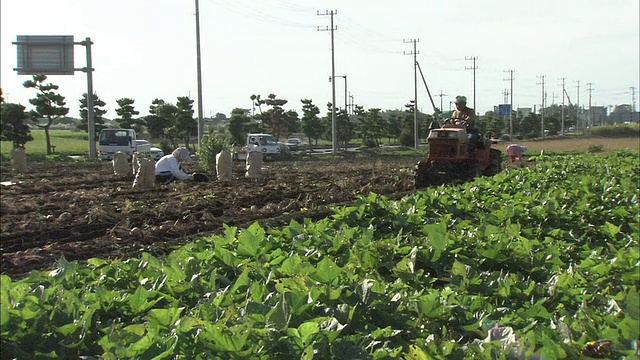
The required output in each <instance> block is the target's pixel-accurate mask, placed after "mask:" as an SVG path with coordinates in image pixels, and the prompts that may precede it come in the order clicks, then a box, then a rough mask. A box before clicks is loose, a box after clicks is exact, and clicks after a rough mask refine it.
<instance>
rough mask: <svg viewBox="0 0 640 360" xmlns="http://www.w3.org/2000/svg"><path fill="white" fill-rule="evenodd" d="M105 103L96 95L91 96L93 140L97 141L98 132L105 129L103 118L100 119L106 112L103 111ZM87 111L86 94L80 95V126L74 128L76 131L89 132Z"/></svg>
mask: <svg viewBox="0 0 640 360" xmlns="http://www.w3.org/2000/svg"><path fill="white" fill-rule="evenodd" d="M105 105H106V103H105V102H104V101H102V100H100V98H99V97H98V95H97V94H95V93H94V94H93V123H94V124H95V134H94V136H95V140H96V141H98V138H99V137H100V131H102V129H104V128H105V125H104V118H103V117H102V116H103V115H104V114H106V113H107V110H105V109H103V107H104V106H105ZM88 119H89V110H88V109H87V93H84V94H82V98H81V99H80V124H78V125H77V126H76V128H77V129H79V130H83V131H85V132H89V120H88Z"/></svg>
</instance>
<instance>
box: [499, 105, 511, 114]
mask: <svg viewBox="0 0 640 360" xmlns="http://www.w3.org/2000/svg"><path fill="white" fill-rule="evenodd" d="M498 114H499V115H500V116H509V115H511V104H500V105H498Z"/></svg>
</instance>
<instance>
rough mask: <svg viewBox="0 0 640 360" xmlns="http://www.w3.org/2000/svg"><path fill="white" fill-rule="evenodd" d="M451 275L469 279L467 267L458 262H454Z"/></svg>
mask: <svg viewBox="0 0 640 360" xmlns="http://www.w3.org/2000/svg"><path fill="white" fill-rule="evenodd" d="M451 275H457V276H462V277H463V278H465V279H466V278H467V266H466V265H465V264H463V263H461V262H459V261H458V260H456V261H454V262H453V266H452V267H451Z"/></svg>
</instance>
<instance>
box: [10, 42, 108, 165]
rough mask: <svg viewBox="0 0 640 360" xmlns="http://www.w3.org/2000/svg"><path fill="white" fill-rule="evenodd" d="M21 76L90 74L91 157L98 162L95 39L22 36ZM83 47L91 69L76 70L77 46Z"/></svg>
mask: <svg viewBox="0 0 640 360" xmlns="http://www.w3.org/2000/svg"><path fill="white" fill-rule="evenodd" d="M13 44H14V45H18V67H17V68H15V69H13V70H15V71H17V72H18V75H38V74H44V75H74V74H75V72H76V71H83V72H86V73H87V124H88V129H87V131H88V132H89V158H90V159H95V158H96V157H97V152H96V140H95V137H96V136H95V135H96V134H95V114H94V109H93V68H92V67H91V44H92V42H91V39H90V38H86V39H85V41H81V42H74V41H73V36H71V35H18V37H17V41H15V42H14V43H13ZM74 45H82V46H85V47H86V50H87V66H86V67H84V68H80V69H76V68H75V65H74V61H73V60H74V58H73V46H74Z"/></svg>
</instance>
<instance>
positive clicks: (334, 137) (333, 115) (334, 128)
mask: <svg viewBox="0 0 640 360" xmlns="http://www.w3.org/2000/svg"><path fill="white" fill-rule="evenodd" d="M317 14H318V16H326V15H329V16H330V17H331V27H325V28H324V29H321V28H320V27H319V26H318V31H331V78H332V79H335V78H336V57H335V46H334V42H333V32H334V31H335V30H337V27H335V26H333V15H336V14H338V10H331V11H328V10H326V11H325V12H324V13H322V14H321V13H320V11H318V12H317ZM331 94H332V95H331V99H332V100H331V143H332V153H333V155H336V154H338V129H337V127H338V126H337V122H336V82H335V81H332V82H331Z"/></svg>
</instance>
